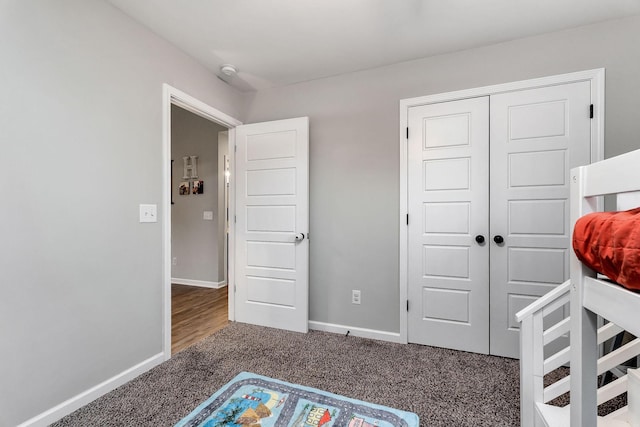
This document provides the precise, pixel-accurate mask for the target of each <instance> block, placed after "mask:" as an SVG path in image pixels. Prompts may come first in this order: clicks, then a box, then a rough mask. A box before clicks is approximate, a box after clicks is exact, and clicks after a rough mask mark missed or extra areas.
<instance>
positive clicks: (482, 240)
mask: <svg viewBox="0 0 640 427" xmlns="http://www.w3.org/2000/svg"><path fill="white" fill-rule="evenodd" d="M476 242H477V243H478V244H479V245H481V244H483V243H484V236H483V235H482V234H478V235H477V236H476Z"/></svg>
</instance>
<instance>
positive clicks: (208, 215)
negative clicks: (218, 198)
mask: <svg viewBox="0 0 640 427" xmlns="http://www.w3.org/2000/svg"><path fill="white" fill-rule="evenodd" d="M202 219H205V220H207V221H213V211H204V213H203V214H202Z"/></svg>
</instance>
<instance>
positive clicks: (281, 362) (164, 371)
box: [53, 323, 520, 427]
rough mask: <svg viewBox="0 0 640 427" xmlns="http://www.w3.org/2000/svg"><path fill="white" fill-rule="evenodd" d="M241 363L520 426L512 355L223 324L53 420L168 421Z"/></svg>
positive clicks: (450, 422) (398, 403) (294, 379)
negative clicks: (489, 354) (190, 344)
mask: <svg viewBox="0 0 640 427" xmlns="http://www.w3.org/2000/svg"><path fill="white" fill-rule="evenodd" d="M242 371H248V372H253V373H256V374H260V375H265V376H268V377H271V378H276V379H279V380H283V381H288V382H291V383H296V384H302V385H305V386H309V387H316V388H319V389H322V390H326V391H329V392H331V393H336V394H340V395H344V396H348V397H351V398H355V399H360V400H365V401H369V402H373V403H377V404H381V405H386V406H391V407H394V408H398V409H402V410H405V411H411V412H415V413H417V414H418V416H419V417H420V425H421V426H430V427H438V426H443V427H444V426H447V427H463V426H469V427H470V426H474V427H480V426H491V427H500V426H518V425H519V424H520V422H519V400H520V393H519V362H518V361H517V360H513V359H506V358H501V357H495V356H485V355H480V354H473V353H466V352H460V351H454V350H446V349H441V348H434V347H427V346H420V345H413V344H409V345H401V344H393V343H388V342H382V341H375V340H369V339H363V338H357V337H353V336H344V335H338V334H331V333H326V332H319V331H311V332H309V333H308V334H299V333H293V332H285V331H280V330H275V329H268V328H262V327H257V326H251V325H245V324H240V323H231V324H230V325H229V326H227V327H226V328H224V329H222V330H221V331H219V332H217V333H215V334H213V335H212V336H210V337H208V338H206V339H205V340H203V341H201V342H199V343H197V344H195V345H193V346H191V347H189V348H187V349H185V350H183V351H182V352H180V353H178V354H176V355H174V356H173V357H172V358H171V360H169V361H167V362H165V363H163V364H161V365H159V366H157V367H156V368H154V369H152V370H150V371H149V372H147V373H145V374H143V375H141V376H139V377H138V378H136V379H134V380H133V381H131V382H129V383H127V384H125V385H123V386H122V387H119V388H118V389H116V390H114V391H112V392H110V393H108V394H106V395H104V396H103V397H101V398H99V399H97V400H95V401H94V402H92V403H90V404H89V405H87V406H85V407H83V408H81V409H79V410H77V411H76V412H74V413H72V414H70V415H69V416H67V417H65V418H63V419H62V420H60V421H58V422H57V423H55V424H53V425H54V426H57V427H63V426H172V425H174V424H175V423H177V422H178V421H180V419H182V418H183V417H184V416H186V415H187V414H188V413H189V412H191V411H192V410H193V409H195V407H196V406H198V405H199V404H200V403H202V402H203V401H204V400H206V399H207V398H208V397H209V396H210V395H212V394H213V393H215V392H216V390H218V389H219V388H220V387H222V386H223V385H224V384H226V383H227V382H228V381H229V380H230V379H231V378H233V377H234V376H236V375H237V374H238V373H240V372H242Z"/></svg>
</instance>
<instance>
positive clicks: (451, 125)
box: [408, 97, 489, 353]
mask: <svg viewBox="0 0 640 427" xmlns="http://www.w3.org/2000/svg"><path fill="white" fill-rule="evenodd" d="M408 114H409V116H408V120H409V121H408V125H409V140H408V162H409V163H408V201H409V223H408V281H409V289H408V296H409V301H410V307H409V317H408V339H409V341H410V342H412V343H418V344H426V345H433V346H438V347H446V348H453V349H457V350H466V351H473V352H478V353H487V352H488V351H489V325H488V321H489V282H488V279H489V277H488V260H489V259H488V247H489V246H488V243H487V242H486V241H484V242H482V240H483V239H488V236H487V231H488V225H489V224H488V197H489V194H488V191H489V186H488V178H489V172H488V167H489V159H488V157H489V148H488V142H489V140H488V138H489V128H488V125H489V98H488V97H481V98H473V99H466V100H461V101H452V102H444V103H438V104H431V105H425V106H419V107H412V108H410V109H409V113H408ZM477 236H478V237H477ZM476 237H477V240H476Z"/></svg>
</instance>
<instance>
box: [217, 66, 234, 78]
mask: <svg viewBox="0 0 640 427" xmlns="http://www.w3.org/2000/svg"><path fill="white" fill-rule="evenodd" d="M220 72H221V73H222V74H224V75H225V76H228V77H232V76H235V75H236V73H237V72H238V70H237V69H236V67H235V66H233V65H231V64H223V65H221V66H220Z"/></svg>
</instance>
